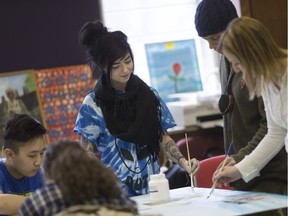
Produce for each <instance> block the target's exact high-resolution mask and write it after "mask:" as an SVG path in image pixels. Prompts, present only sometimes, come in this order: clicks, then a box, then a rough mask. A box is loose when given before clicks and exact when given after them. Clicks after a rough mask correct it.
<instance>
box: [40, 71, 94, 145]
mask: <svg viewBox="0 0 288 216" xmlns="http://www.w3.org/2000/svg"><path fill="white" fill-rule="evenodd" d="M35 76H36V82H37V86H38V89H39V95H40V103H41V105H42V109H43V112H44V114H45V119H46V125H47V129H48V131H49V138H50V141H51V142H54V141H57V140H60V139H79V138H78V137H77V135H76V134H75V133H74V132H73V128H74V125H75V121H76V117H77V114H78V111H79V108H80V106H81V104H82V101H83V99H84V97H85V96H86V95H87V94H88V93H89V92H90V91H91V90H92V89H91V72H90V67H89V66H88V65H76V66H67V67H59V68H51V69H43V70H36V71H35Z"/></svg>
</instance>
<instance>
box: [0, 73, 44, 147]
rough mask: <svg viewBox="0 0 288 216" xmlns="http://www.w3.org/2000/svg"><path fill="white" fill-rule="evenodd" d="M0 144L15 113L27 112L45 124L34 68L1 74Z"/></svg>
mask: <svg viewBox="0 0 288 216" xmlns="http://www.w3.org/2000/svg"><path fill="white" fill-rule="evenodd" d="M0 83H1V85H0V97H1V101H0V124H1V130H0V139H1V141H0V146H1V149H2V146H3V134H2V133H3V130H2V129H3V127H4V126H5V124H6V121H7V120H8V119H9V118H10V117H11V116H13V115H14V114H15V113H19V114H22V113H26V114H29V115H30V116H32V117H34V118H36V119H37V120H38V121H40V122H41V123H42V124H43V125H44V126H45V119H44V116H43V113H42V109H41V105H40V101H39V94H38V89H37V84H36V78H35V74H34V71H33V70H25V71H17V72H8V73H1V74H0Z"/></svg>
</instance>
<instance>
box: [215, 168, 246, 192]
mask: <svg viewBox="0 0 288 216" xmlns="http://www.w3.org/2000/svg"><path fill="white" fill-rule="evenodd" d="M219 171H220V170H218V171H215V173H214V175H213V179H212V181H213V182H215V181H217V185H216V186H217V187H222V186H227V185H229V182H234V181H236V180H238V179H240V178H241V177H242V175H241V173H240V172H239V170H238V169H237V168H236V167H235V166H224V168H223V170H222V171H221V172H219Z"/></svg>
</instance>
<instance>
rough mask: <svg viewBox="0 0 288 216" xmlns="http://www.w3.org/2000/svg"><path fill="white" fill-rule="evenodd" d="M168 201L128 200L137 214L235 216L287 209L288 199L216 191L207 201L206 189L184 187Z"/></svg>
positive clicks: (144, 197)
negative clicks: (131, 202)
mask: <svg viewBox="0 0 288 216" xmlns="http://www.w3.org/2000/svg"><path fill="white" fill-rule="evenodd" d="M169 192H170V200H168V201H163V202H150V200H149V194H146V195H141V196H135V197H131V198H132V199H133V200H135V201H136V202H137V205H138V209H139V213H140V214H159V215H162V216H187V215H190V214H189V212H190V213H193V215H201V216H206V215H207V216H208V215H209V216H211V215H213V216H218V215H219V216H220V215H221V216H235V215H245V214H251V213H257V212H262V211H269V210H273V209H279V208H287V206H288V196H285V195H278V194H270V193H261V192H244V191H235V190H223V189H215V190H214V193H213V194H212V195H211V196H210V197H209V199H207V196H208V194H209V192H210V189H209V188H194V189H192V188H191V187H184V188H178V189H173V190H170V191H169Z"/></svg>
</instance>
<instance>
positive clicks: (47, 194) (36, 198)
mask: <svg viewBox="0 0 288 216" xmlns="http://www.w3.org/2000/svg"><path fill="white" fill-rule="evenodd" d="M66 207H68V205H67V204H66V203H65V202H64V200H63V196H62V193H61V191H60V190H59V188H58V187H57V186H56V184H54V183H49V184H46V185H45V186H44V187H42V188H40V189H38V190H36V191H35V192H34V193H33V194H32V195H31V196H30V197H28V198H27V199H26V200H25V201H24V202H23V204H22V205H21V207H20V209H19V216H21V215H23V216H29V215H31V216H32V215H33V216H37V215H39V216H40V215H41V216H45V215H46V216H48V215H54V214H55V213H57V212H59V211H61V210H63V209H65V208H66Z"/></svg>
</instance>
